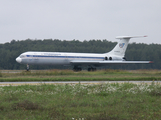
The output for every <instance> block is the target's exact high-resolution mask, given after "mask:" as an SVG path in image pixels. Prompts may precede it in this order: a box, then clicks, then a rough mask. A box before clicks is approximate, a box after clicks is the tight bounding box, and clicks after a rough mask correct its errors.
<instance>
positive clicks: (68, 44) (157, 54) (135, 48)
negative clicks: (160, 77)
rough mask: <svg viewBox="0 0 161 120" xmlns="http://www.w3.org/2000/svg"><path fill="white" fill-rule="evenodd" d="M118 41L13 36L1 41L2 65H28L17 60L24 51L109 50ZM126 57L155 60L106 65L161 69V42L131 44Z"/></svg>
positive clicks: (91, 51) (13, 67) (55, 67)
mask: <svg viewBox="0 0 161 120" xmlns="http://www.w3.org/2000/svg"><path fill="white" fill-rule="evenodd" d="M116 44H117V43H116V42H110V41H108V40H106V39H105V40H89V41H86V40H84V41H82V42H81V41H79V40H71V41H66V40H59V39H54V40H52V39H44V40H32V39H26V40H12V41H11V42H7V43H4V44H0V56H1V57H0V69H1V70H2V69H9V70H13V69H25V68H26V65H22V64H19V63H17V62H16V61H15V59H16V57H18V56H19V55H20V54H21V53H23V52H26V51H44V52H76V53H77V52H78V53H79V52H80V53H106V52H109V51H110V50H112V49H113V48H114V46H115V45H116ZM125 57H126V59H127V60H145V61H147V60H150V61H154V63H153V64H139V65H138V64H128V65H118V66H117V65H114V66H105V67H103V68H105V69H107V68H110V69H161V61H160V60H161V45H160V44H149V45H148V44H143V43H131V44H129V46H128V48H127V51H126V54H125ZM30 68H31V69H67V68H69V69H71V67H63V66H52V65H44V66H43V65H32V66H30Z"/></svg>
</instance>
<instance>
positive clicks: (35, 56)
mask: <svg viewBox="0 0 161 120" xmlns="http://www.w3.org/2000/svg"><path fill="white" fill-rule="evenodd" d="M26 57H32V58H85V59H104V57H85V56H44V55H26Z"/></svg>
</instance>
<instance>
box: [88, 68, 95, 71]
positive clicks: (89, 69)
mask: <svg viewBox="0 0 161 120" xmlns="http://www.w3.org/2000/svg"><path fill="white" fill-rule="evenodd" d="M88 71H96V68H93V67H90V68H88Z"/></svg>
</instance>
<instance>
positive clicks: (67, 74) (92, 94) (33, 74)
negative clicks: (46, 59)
mask: <svg viewBox="0 0 161 120" xmlns="http://www.w3.org/2000/svg"><path fill="white" fill-rule="evenodd" d="M90 80H97V81H99V80H105V81H110V80H115V81H117V80H118V81H119V80H121V81H130V80H140V81H144V80H150V81H159V80H161V71H160V70H131V71H127V70H100V71H95V72H87V71H81V72H73V71H71V70H40V71H30V72H26V71H1V72H0V81H1V82H3V81H5V82H6V81H90ZM160 103H161V85H160V84H158V83H154V82H152V84H150V85H149V84H143V83H142V84H132V83H121V84H119V83H112V84H110V83H107V84H100V85H83V84H75V85H74V84H73V85H70V84H65V85H47V84H39V85H22V86H3V87H2V86H0V119H2V120H8V119H15V120H22V119H29V120H37V119H41V120H50V119H53V120H65V119H66V120H129V119H130V120H153V119H155V120H159V119H160V118H161V104H160Z"/></svg>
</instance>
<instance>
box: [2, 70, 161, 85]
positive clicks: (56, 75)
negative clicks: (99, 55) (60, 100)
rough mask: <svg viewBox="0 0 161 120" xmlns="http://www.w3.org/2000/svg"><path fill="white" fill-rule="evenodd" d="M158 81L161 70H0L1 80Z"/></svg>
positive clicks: (160, 76)
mask: <svg viewBox="0 0 161 120" xmlns="http://www.w3.org/2000/svg"><path fill="white" fill-rule="evenodd" d="M130 80H133V81H145V80H146V81H153V80H155V81H157V80H161V70H110V69H107V70H99V71H95V72H87V71H81V72H73V71H72V70H33V71H30V72H26V71H3V72H0V82H7V81H8V82H9V81H12V82H13V81H130Z"/></svg>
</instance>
